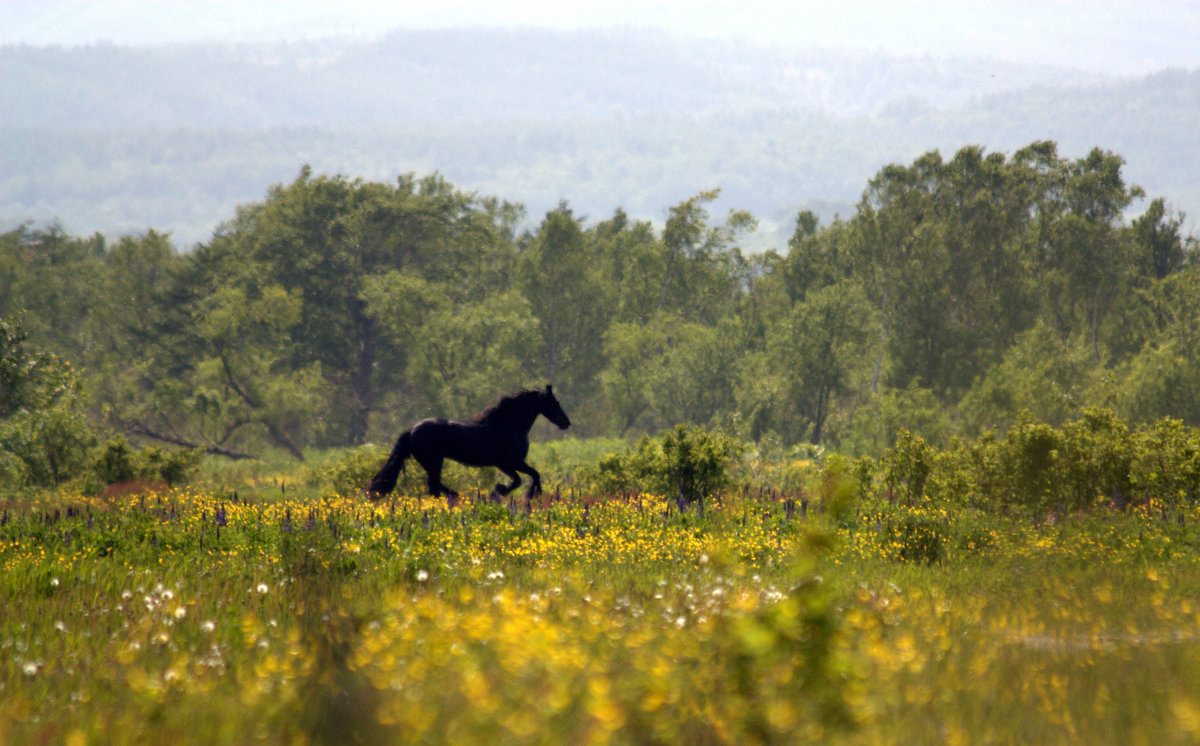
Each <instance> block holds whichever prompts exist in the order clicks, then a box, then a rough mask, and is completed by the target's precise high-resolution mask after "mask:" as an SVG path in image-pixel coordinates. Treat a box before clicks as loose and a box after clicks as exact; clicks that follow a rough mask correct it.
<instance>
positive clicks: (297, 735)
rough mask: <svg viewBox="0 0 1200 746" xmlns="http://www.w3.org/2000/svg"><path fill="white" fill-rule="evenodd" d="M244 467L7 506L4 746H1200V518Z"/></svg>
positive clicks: (0, 675)
mask: <svg viewBox="0 0 1200 746" xmlns="http://www.w3.org/2000/svg"><path fill="white" fill-rule="evenodd" d="M239 468H240V469H241V471H236V470H230V471H227V472H224V473H215V472H211V471H210V472H209V473H208V474H207V477H206V479H203V480H199V482H197V485H196V486H193V487H187V488H173V489H169V490H161V491H131V492H128V493H125V494H109V495H108V496H99V497H96V496H83V495H80V494H72V493H71V492H69V491H68V492H60V493H57V494H52V495H50V494H41V495H24V496H20V497H16V496H13V497H8V498H0V511H2V513H0V568H2V572H0V608H2V609H3V613H2V615H0V744H18V743H66V744H87V743H112V744H121V743H144V742H175V743H179V744H191V743H205V744H207V743H234V744H237V743H260V742H266V743H355V742H364V743H473V742H480V741H483V740H484V739H488V740H491V741H494V742H497V743H514V744H525V743H530V744H541V743H554V744H557V743H583V744H586V743H597V744H599V743H629V744H643V743H697V744H725V743H738V744H741V743H764V744H766V743H811V742H821V743H834V744H837V743H847V744H859V743H881V744H924V743H929V744H934V743H937V744H955V743H961V744H982V743H1081V742H1085V743H1122V744H1138V743H1146V744H1156V745H1157V744H1175V743H1178V744H1184V743H1196V742H1198V741H1200V600H1198V599H1200V595H1198V591H1200V573H1197V572H1196V567H1197V562H1196V557H1197V552H1198V548H1200V531H1198V530H1197V528H1196V527H1197V526H1198V525H1200V510H1198V509H1196V508H1194V507H1191V508H1190V507H1180V506H1178V505H1172V506H1170V507H1168V506H1165V505H1162V504H1158V503H1156V502H1154V501H1148V502H1146V503H1143V504H1138V505H1133V506H1129V507H1127V508H1125V509H1124V510H1114V509H1098V510H1095V511H1088V512H1076V513H1072V514H1066V515H1031V514H1028V513H1023V514H1011V515H1003V514H998V513H992V512H987V513H985V512H982V511H978V510H975V509H972V508H970V507H965V506H955V507H953V508H945V507H943V508H939V507H934V506H931V505H929V504H915V503H914V504H908V503H906V501H904V500H897V499H894V496H893V495H886V494H884V493H880V492H878V491H865V492H858V493H856V494H854V495H848V494H847V491H846V490H845V489H842V487H840V486H839V485H838V484H837V480H838V475H837V474H836V473H832V472H831V470H830V469H829V468H828V467H826V468H824V469H823V468H822V467H821V466H819V465H813V464H809V463H807V462H806V463H805V464H801V465H800V467H798V468H801V469H802V470H807V472H808V474H809V478H808V480H807V481H805V482H803V486H797V487H796V488H795V489H793V490H791V491H783V492H780V491H776V490H772V489H770V488H767V487H762V486H760V487H758V488H753V487H750V486H746V485H745V484H743V485H742V486H741V487H740V488H734V489H730V490H728V491H727V492H726V493H724V494H722V495H720V496H719V497H717V498H714V499H709V500H706V501H703V502H692V503H686V502H683V501H677V500H673V499H668V498H665V497H663V496H656V495H647V494H638V493H621V494H606V495H592V494H585V493H583V492H577V491H572V490H570V489H564V488H563V487H561V486H560V487H558V488H555V487H553V486H551V487H550V489H551V492H550V494H548V495H546V496H544V497H543V498H541V499H538V500H535V501H533V502H529V501H526V500H524V499H522V498H517V499H513V500H509V501H503V502H495V501H492V500H490V499H488V498H487V497H486V495H484V494H482V493H475V494H474V495H469V496H466V497H464V498H463V499H462V500H461V501H460V502H458V503H457V504H456V505H454V506H448V505H447V504H446V502H445V501H444V500H433V499H430V498H423V497H420V496H417V495H415V494H412V493H411V491H409V492H410V494H405V495H399V496H397V497H394V498H392V499H388V500H384V501H381V502H377V503H371V502H368V501H367V500H365V499H364V498H363V497H361V496H359V495H356V494H341V493H340V492H338V491H334V490H330V489H328V488H323V487H320V486H318V485H316V484H314V483H312V482H308V483H306V482H305V480H304V479H303V478H300V477H297V476H295V475H290V474H288V473H286V472H279V473H270V472H269V470H268V469H266V467H239ZM802 481H803V480H802ZM547 483H548V484H550V482H549V480H548V482H547ZM843 486H844V485H843Z"/></svg>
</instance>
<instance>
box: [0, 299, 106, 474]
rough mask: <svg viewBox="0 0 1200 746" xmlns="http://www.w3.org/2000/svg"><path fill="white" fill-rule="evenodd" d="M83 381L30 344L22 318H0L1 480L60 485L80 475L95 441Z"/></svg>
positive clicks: (66, 367)
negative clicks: (86, 414)
mask: <svg viewBox="0 0 1200 746" xmlns="http://www.w3.org/2000/svg"><path fill="white" fill-rule="evenodd" d="M86 404H87V399H86V396H85V394H84V391H83V382H82V379H81V377H80V376H79V375H78V374H77V373H76V372H75V370H74V369H73V368H72V367H71V366H70V365H69V364H68V363H66V362H64V361H63V360H61V359H59V358H58V357H57V356H55V355H51V354H49V353H46V352H44V351H41V350H38V349H36V348H33V347H32V346H31V345H29V344H27V335H26V333H25V330H24V328H23V327H22V325H21V322H20V320H18V319H3V318H0V477H3V478H4V479H5V480H6V484H8V485H10V486H38V487H47V486H56V485H58V484H61V483H63V482H66V481H68V480H71V479H75V478H78V477H79V476H81V471H82V470H83V468H84V466H85V464H86V461H87V454H88V449H89V448H90V447H91V445H92V443H93V442H94V441H95V435H94V433H93V431H92V426H91V424H90V423H89V422H88V420H87V417H86V416H85V407H86Z"/></svg>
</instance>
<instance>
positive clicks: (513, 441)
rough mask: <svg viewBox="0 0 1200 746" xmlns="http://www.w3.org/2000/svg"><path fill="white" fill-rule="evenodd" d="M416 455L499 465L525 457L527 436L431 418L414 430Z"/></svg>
mask: <svg viewBox="0 0 1200 746" xmlns="http://www.w3.org/2000/svg"><path fill="white" fill-rule="evenodd" d="M410 437H411V440H412V449H413V454H414V455H415V456H417V458H418V460H420V459H421V458H422V456H423V455H426V454H427V455H428V456H432V457H441V458H448V459H453V460H454V461H458V462H460V463H463V464H467V465H468V466H495V465H497V464H498V463H499V462H500V461H511V460H512V458H513V457H516V458H517V459H518V460H520V459H523V458H524V457H525V453H526V452H527V450H528V448H529V440H528V438H527V437H521V434H519V433H513V432H509V431H501V430H497V429H496V428H492V427H488V426H486V425H481V424H479V423H477V422H463V421H461V420H447V419H444V418H441V417H431V418H429V419H426V420H421V421H420V422H418V423H417V424H416V425H413V428H412V430H411V431H410Z"/></svg>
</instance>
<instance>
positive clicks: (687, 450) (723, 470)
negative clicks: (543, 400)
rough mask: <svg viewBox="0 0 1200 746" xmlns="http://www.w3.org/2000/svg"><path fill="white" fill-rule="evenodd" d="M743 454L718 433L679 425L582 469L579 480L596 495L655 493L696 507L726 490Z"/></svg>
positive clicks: (733, 440)
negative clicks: (731, 470) (733, 468)
mask: <svg viewBox="0 0 1200 746" xmlns="http://www.w3.org/2000/svg"><path fill="white" fill-rule="evenodd" d="M744 448H745V446H744V445H743V444H742V443H741V441H739V440H737V439H736V438H732V437H730V436H728V435H726V434H724V433H722V432H720V431H717V430H705V429H703V428H699V427H689V426H687V425H678V426H676V427H675V428H674V429H672V430H670V431H668V432H666V433H664V434H663V435H661V436H659V437H658V438H650V437H649V436H643V437H642V439H641V440H639V441H638V443H637V445H636V446H634V447H633V448H626V449H625V451H624V452H621V453H611V454H608V455H607V456H603V457H601V459H600V460H599V461H598V462H597V464H596V466H595V467H593V468H584V469H581V470H580V474H579V477H580V480H581V481H582V482H583V483H584V484H585V485H586V486H587V487H588V488H589V489H591V490H593V491H595V492H597V493H603V494H615V493H619V492H653V493H657V494H662V495H667V496H669V497H682V498H683V499H684V500H686V501H688V502H692V501H695V500H701V499H704V498H706V497H709V496H711V495H714V494H716V493H717V492H719V491H720V490H721V489H723V488H725V487H726V486H728V484H729V481H730V477H729V474H730V467H731V466H732V464H733V462H734V460H735V459H737V458H738V457H739V456H740V455H741V453H742V451H743V450H744Z"/></svg>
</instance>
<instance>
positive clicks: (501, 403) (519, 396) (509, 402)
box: [475, 389, 542, 425]
mask: <svg viewBox="0 0 1200 746" xmlns="http://www.w3.org/2000/svg"><path fill="white" fill-rule="evenodd" d="M541 395H542V392H541V391H538V390H537V389H521V390H520V391H518V392H516V393H513V394H506V395H505V396H502V397H500V398H499V399H497V400H496V401H495V402H493V403H492V404H490V405H488V406H487V407H485V408H484V410H483V411H482V412H480V413H479V414H477V415H475V421H476V422H478V423H479V424H481V425H495V424H496V423H499V422H505V421H506V420H508V419H509V418H511V417H512V416H513V415H514V414H515V413H517V412H524V411H528V409H529V407H530V405H531V404H533V403H534V400H536V399H537V398H538V397H539V396H541Z"/></svg>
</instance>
